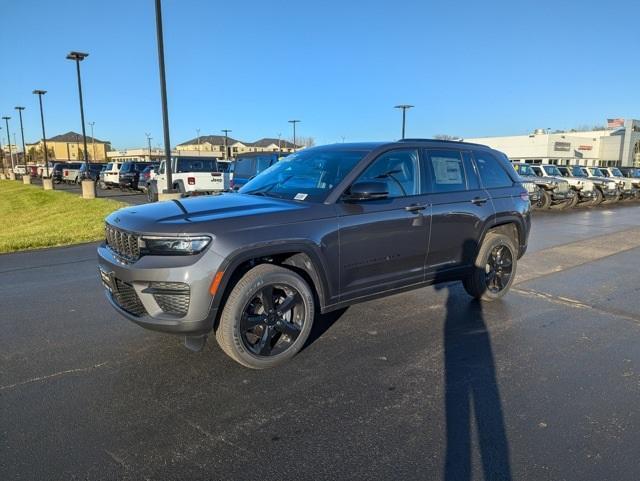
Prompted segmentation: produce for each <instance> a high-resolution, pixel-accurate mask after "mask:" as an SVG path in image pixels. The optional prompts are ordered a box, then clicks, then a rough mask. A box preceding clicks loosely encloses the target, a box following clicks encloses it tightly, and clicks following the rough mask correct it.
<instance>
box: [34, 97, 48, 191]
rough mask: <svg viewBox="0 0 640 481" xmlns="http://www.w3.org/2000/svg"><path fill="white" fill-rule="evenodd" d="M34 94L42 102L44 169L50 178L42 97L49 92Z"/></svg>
mask: <svg viewBox="0 0 640 481" xmlns="http://www.w3.org/2000/svg"><path fill="white" fill-rule="evenodd" d="M33 93H34V94H35V95H37V96H38V100H39V101H40V121H41V122H42V142H43V143H44V168H45V171H46V176H47V177H49V152H48V151H47V136H46V134H45V133H44V111H43V110H42V96H43V95H44V94H46V93H47V91H46V90H34V91H33ZM43 182H44V181H43Z"/></svg>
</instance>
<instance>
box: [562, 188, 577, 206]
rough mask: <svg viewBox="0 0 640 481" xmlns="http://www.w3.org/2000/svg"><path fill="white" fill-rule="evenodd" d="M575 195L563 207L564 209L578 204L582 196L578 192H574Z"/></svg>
mask: <svg viewBox="0 0 640 481" xmlns="http://www.w3.org/2000/svg"><path fill="white" fill-rule="evenodd" d="M574 194H575V195H574V196H573V198H572V199H571V200H570V201H569V202H568V203H567V204H566V205H565V206H564V207H563V209H565V210H568V209H573V208H574V207H575V206H576V205H578V201H579V200H580V197H579V196H578V193H577V192H574Z"/></svg>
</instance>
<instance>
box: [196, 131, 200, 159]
mask: <svg viewBox="0 0 640 481" xmlns="http://www.w3.org/2000/svg"><path fill="white" fill-rule="evenodd" d="M196 133H197V134H198V155H200V129H196Z"/></svg>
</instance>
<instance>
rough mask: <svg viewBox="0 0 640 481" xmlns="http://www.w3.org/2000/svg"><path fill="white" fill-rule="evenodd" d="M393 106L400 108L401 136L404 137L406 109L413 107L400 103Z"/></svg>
mask: <svg viewBox="0 0 640 481" xmlns="http://www.w3.org/2000/svg"><path fill="white" fill-rule="evenodd" d="M394 108H396V109H402V138H403V139H404V132H405V124H406V120H407V110H408V109H411V108H413V105H409V104H401V105H396V106H395V107H394Z"/></svg>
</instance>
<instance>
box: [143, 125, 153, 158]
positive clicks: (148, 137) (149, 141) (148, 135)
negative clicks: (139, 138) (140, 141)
mask: <svg viewBox="0 0 640 481" xmlns="http://www.w3.org/2000/svg"><path fill="white" fill-rule="evenodd" d="M144 135H146V136H147V145H148V146H149V162H151V139H153V137H151V134H150V133H147V132H145V134H144Z"/></svg>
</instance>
